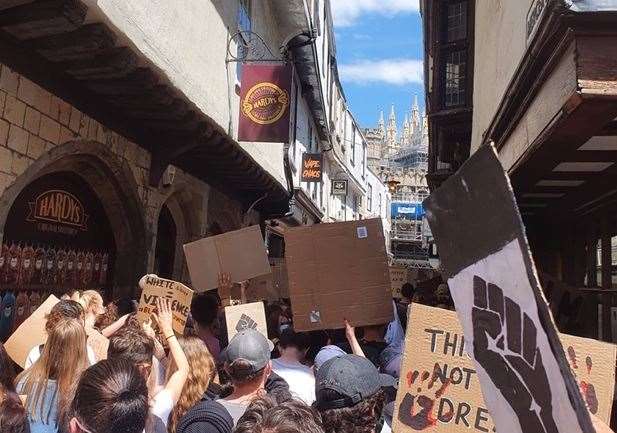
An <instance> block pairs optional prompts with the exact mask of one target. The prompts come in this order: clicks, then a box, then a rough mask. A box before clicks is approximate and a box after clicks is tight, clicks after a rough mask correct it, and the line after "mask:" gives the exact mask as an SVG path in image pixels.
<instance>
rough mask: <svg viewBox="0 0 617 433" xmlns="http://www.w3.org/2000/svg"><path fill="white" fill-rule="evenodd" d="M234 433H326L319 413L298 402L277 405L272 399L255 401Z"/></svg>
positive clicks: (292, 401)
mask: <svg viewBox="0 0 617 433" xmlns="http://www.w3.org/2000/svg"><path fill="white" fill-rule="evenodd" d="M234 433H324V428H323V423H322V421H321V416H320V415H319V413H318V412H317V411H316V410H315V409H313V408H311V407H310V406H307V405H306V404H304V403H303V402H301V401H298V400H289V401H286V402H284V403H281V404H277V402H276V401H274V400H273V399H271V398H259V399H256V400H254V401H253V402H252V403H251V405H250V406H249V408H248V409H247V410H246V412H245V413H244V415H242V418H240V420H239V422H238V425H237V426H236V428H235V430H234Z"/></svg>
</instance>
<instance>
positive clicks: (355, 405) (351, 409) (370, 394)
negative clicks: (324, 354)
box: [313, 355, 396, 433]
mask: <svg viewBox="0 0 617 433" xmlns="http://www.w3.org/2000/svg"><path fill="white" fill-rule="evenodd" d="M315 382H316V384H315V396H316V401H315V403H314V404H313V407H314V408H315V409H317V410H318V411H319V413H320V414H321V417H322V419H323V424H324V430H325V432H326V433H379V432H381V431H382V427H383V424H384V415H383V408H384V402H385V392H384V389H385V388H393V387H396V380H395V379H394V378H393V377H392V376H388V375H386V374H380V373H379V372H378V371H377V368H375V366H374V365H373V364H372V363H371V362H370V361H369V360H368V359H366V358H363V357H360V356H357V355H345V356H341V357H337V358H333V359H330V360H329V361H326V362H325V363H324V364H323V365H322V366H321V367H320V368H319V369H318V370H317V372H316V373H315Z"/></svg>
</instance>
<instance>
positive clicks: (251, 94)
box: [238, 63, 292, 143]
mask: <svg viewBox="0 0 617 433" xmlns="http://www.w3.org/2000/svg"><path fill="white" fill-rule="evenodd" d="M291 71H292V69H291V66H289V65H266V64H263V63H262V64H250V63H245V64H243V65H242V86H241V92H240V98H241V103H240V120H239V124H238V141H254V142H272V143H288V142H289V106H290V103H291V99H290V96H289V92H290V90H291V79H292V72H291Z"/></svg>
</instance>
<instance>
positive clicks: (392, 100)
mask: <svg viewBox="0 0 617 433" xmlns="http://www.w3.org/2000/svg"><path fill="white" fill-rule="evenodd" d="M331 2H332V10H333V14H334V26H335V33H336V46H337V57H338V65H339V71H340V75H341V80H342V82H343V88H344V91H345V95H346V96H347V100H348V102H349V106H350V108H351V111H352V112H353V113H354V116H355V117H356V119H357V120H358V122H359V123H360V125H361V126H362V127H372V126H375V125H376V124H377V119H378V116H379V110H382V109H383V110H384V115H385V116H386V119H387V116H388V113H389V112H390V106H391V104H394V108H395V111H396V114H397V119H398V121H399V122H398V123H399V125H400V124H401V123H402V122H403V117H404V115H405V111H407V110H409V107H411V103H412V100H413V95H414V94H417V95H418V99H419V104H420V110H423V109H424V85H423V84H422V79H423V77H422V76H423V71H422V57H423V48H422V21H421V18H420V14H419V12H418V1H417V0H331Z"/></svg>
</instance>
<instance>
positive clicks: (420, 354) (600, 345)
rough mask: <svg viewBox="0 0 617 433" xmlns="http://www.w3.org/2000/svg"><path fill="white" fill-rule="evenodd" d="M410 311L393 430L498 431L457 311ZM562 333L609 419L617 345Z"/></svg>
mask: <svg viewBox="0 0 617 433" xmlns="http://www.w3.org/2000/svg"><path fill="white" fill-rule="evenodd" d="M409 317H410V320H409V323H408V324H407V333H406V336H405V351H404V354H403V361H402V365H401V381H400V383H399V391H398V394H397V398H396V405H395V412H394V418H393V421H394V424H393V431H396V432H397V433H412V432H416V431H427V432H428V431H430V432H434V433H452V432H461V431H469V432H478V433H479V432H483V433H487V432H492V431H495V430H494V426H495V424H494V422H493V419H492V418H491V416H490V414H489V411H488V410H487V408H486V404H485V403H484V399H483V396H482V392H481V390H480V381H479V379H478V374H477V372H476V369H475V367H474V364H473V362H472V360H471V358H470V357H469V355H468V354H467V352H466V348H465V337H464V336H463V330H462V328H461V325H460V323H459V321H458V320H457V317H456V313H455V312H453V311H447V310H442V309H440V308H433V307H427V306H425V305H421V304H413V305H412V306H411V313H410V315H409ZM560 339H561V342H562V343H563V346H564V348H566V353H567V354H568V360H569V362H570V367H571V368H572V371H573V372H574V374H575V376H576V379H577V382H578V384H579V386H580V389H581V393H582V394H583V398H584V399H585V401H586V402H587V405H588V407H589V411H590V412H591V413H592V414H594V415H595V416H597V417H598V418H600V419H601V420H603V421H604V422H606V423H607V424H608V423H609V422H610V419H611V409H612V405H613V393H614V390H613V387H614V385H615V368H614V365H615V356H616V349H617V346H615V345H613V344H609V343H604V342H601V341H597V340H590V339H587V338H581V337H573V336H571V335H565V334H560ZM497 431H499V430H497Z"/></svg>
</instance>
